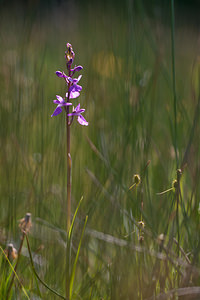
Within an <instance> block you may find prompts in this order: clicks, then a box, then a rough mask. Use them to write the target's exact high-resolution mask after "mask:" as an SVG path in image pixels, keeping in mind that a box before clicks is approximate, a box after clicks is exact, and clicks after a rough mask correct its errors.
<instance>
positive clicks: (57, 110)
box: [51, 95, 72, 117]
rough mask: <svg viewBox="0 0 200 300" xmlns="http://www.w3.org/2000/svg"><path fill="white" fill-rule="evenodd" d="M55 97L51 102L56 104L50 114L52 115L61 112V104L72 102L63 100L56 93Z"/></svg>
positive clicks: (67, 104)
mask: <svg viewBox="0 0 200 300" xmlns="http://www.w3.org/2000/svg"><path fill="white" fill-rule="evenodd" d="M56 98H57V100H53V102H54V103H55V104H58V105H57V107H56V109H55V110H54V112H53V114H52V115H51V116H52V117H53V116H57V115H59V114H60V113H61V112H62V106H69V105H72V103H70V102H65V100H64V99H63V98H62V97H61V96H59V95H56Z"/></svg>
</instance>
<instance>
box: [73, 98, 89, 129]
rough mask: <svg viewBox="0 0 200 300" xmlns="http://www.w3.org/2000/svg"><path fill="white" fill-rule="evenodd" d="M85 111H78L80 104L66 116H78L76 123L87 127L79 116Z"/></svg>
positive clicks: (85, 122)
mask: <svg viewBox="0 0 200 300" xmlns="http://www.w3.org/2000/svg"><path fill="white" fill-rule="evenodd" d="M84 111H85V109H84V108H82V109H80V103H79V104H78V105H77V107H76V108H75V109H73V111H72V113H69V114H68V116H69V117H70V116H78V118H77V121H78V123H79V124H81V125H85V126H88V124H89V123H88V122H87V121H86V119H85V118H84V117H83V116H82V115H81V114H82V113H83V112H84Z"/></svg>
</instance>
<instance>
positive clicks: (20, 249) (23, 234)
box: [6, 232, 25, 300]
mask: <svg viewBox="0 0 200 300" xmlns="http://www.w3.org/2000/svg"><path fill="white" fill-rule="evenodd" d="M24 237H25V233H24V232H23V233H22V237H21V243H20V246H19V250H18V257H17V262H16V265H15V268H14V271H13V275H12V278H11V282H10V285H9V287H8V291H7V295H6V299H7V300H8V299H9V296H10V292H11V289H12V286H13V283H14V279H15V275H16V272H17V267H18V264H19V259H20V256H21V251H22V246H23V243H24Z"/></svg>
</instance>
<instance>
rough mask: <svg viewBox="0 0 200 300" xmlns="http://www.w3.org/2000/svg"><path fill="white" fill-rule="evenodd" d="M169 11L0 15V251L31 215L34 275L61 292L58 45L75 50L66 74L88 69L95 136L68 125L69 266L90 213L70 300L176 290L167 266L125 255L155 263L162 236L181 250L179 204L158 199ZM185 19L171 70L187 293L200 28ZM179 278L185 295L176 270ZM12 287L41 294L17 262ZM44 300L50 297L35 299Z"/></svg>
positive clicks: (166, 115) (168, 109)
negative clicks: (72, 222) (76, 215)
mask: <svg viewBox="0 0 200 300" xmlns="http://www.w3.org/2000/svg"><path fill="white" fill-rule="evenodd" d="M168 9H169V11H170V8H169V7H168ZM16 11H17V14H16ZM169 11H168V12H167V13H166V15H165V14H164V12H163V11H162V9H161V10H160V11H159V10H158V11H157V12H156V14H155V16H154V17H153V16H151V18H150V17H148V16H147V15H146V12H145V9H144V7H143V6H142V5H141V2H140V1H136V2H135V4H134V5H133V3H132V2H131V1H126V3H125V5H124V6H123V7H122V6H119V5H118V6H116V7H113V6H112V5H110V4H109V3H107V4H106V3H103V4H102V5H100V4H97V3H96V4H93V3H88V5H85V6H83V4H76V3H74V2H72V3H71V5H70V3H68V2H67V3H66V4H65V3H64V2H60V5H58V4H57V5H48V6H44V7H42V8H40V9H38V7H37V5H36V4H33V3H32V4H31V2H29V6H27V7H25V6H20V5H19V6H18V7H16V6H13V7H12V8H11V7H6V5H5V6H2V10H1V12H0V15H1V18H0V28H1V29H0V41H1V43H0V63H1V68H0V79H1V80H0V88H1V93H0V107H1V110H0V120H1V126H0V145H1V147H0V158H1V169H0V186H1V188H0V205H1V206H0V207H1V210H0V232H2V233H0V239H1V244H2V245H4V247H5V245H6V243H7V242H10V241H12V242H13V244H15V245H16V246H17V245H19V241H20V240H19V230H18V222H17V220H19V219H20V218H22V217H23V216H24V215H25V213H26V212H27V211H29V212H31V213H32V215H33V220H34V226H33V229H32V233H31V244H32V248H33V251H36V249H37V248H38V247H39V246H41V245H42V246H44V249H43V250H42V252H41V253H40V254H41V256H42V258H43V260H44V264H41V265H37V268H38V270H37V271H38V272H39V273H40V275H41V276H42V278H43V280H45V281H46V282H48V284H49V285H51V286H52V287H53V288H54V289H57V290H58V291H59V292H62V293H64V280H63V278H64V268H63V264H64V261H65V249H64V247H63V241H65V236H64V233H63V231H62V230H65V223H66V220H65V218H66V132H65V126H64V124H65V121H64V118H65V117H64V114H63V115H60V116H59V117H57V118H53V119H52V118H51V117H50V116H51V114H52V112H53V110H54V108H55V106H54V104H53V102H52V100H53V99H55V95H56V94H59V95H61V96H62V95H64V93H65V92H66V90H65V85H64V83H63V82H62V80H60V79H59V78H57V77H56V75H55V71H56V70H64V69H65V61H64V51H65V43H66V42H70V43H72V45H73V48H74V50H75V53H76V58H75V63H76V64H77V65H78V64H81V65H83V67H84V69H83V72H82V74H83V77H82V79H81V84H82V86H83V91H82V93H81V96H80V102H81V105H82V106H83V107H85V108H86V112H85V118H86V119H87V120H88V121H89V124H90V125H89V126H88V128H82V127H80V126H79V125H78V124H77V123H74V124H73V126H72V149H71V155H72V168H73V170H72V176H73V177H72V178H73V179H72V198H73V203H72V211H73V212H74V211H75V208H76V205H77V203H78V202H79V200H80V198H81V196H82V195H83V197H84V200H83V204H82V207H81V208H80V211H81V216H80V219H79V223H78V224H76V234H75V236H74V240H73V250H74V253H73V255H74V257H75V254H76V251H77V247H78V242H79V238H80V232H81V228H82V227H83V223H84V221H83V220H84V217H85V215H88V224H87V228H88V231H87V234H86V235H85V237H84V240H83V245H82V248H81V251H80V259H79V267H78V270H77V274H76V280H75V294H74V299H100V298H103V299H136V298H137V297H138V298H139V299H145V297H150V296H152V295H153V294H154V292H155V291H156V293H159V292H162V291H167V290H170V289H172V288H175V287H176V286H177V281H176V280H177V268H176V265H175V266H174V264H170V262H169V261H167V262H166V261H162V260H161V261H159V260H158V259H156V258H155V257H153V256H151V255H149V254H148V253H146V252H144V253H143V252H142V253H138V252H137V251H134V250H133V249H131V248H129V243H134V245H138V246H142V247H144V249H148V250H149V251H151V250H152V251H153V250H154V251H157V252H159V251H163V249H162V248H160V247H159V245H158V244H157V243H156V239H157V237H158V236H159V235H160V234H161V233H164V234H165V235H166V236H167V237H166V242H165V243H166V247H167V249H168V251H172V250H173V251H175V249H176V246H175V244H174V243H173V237H176V232H177V228H176V224H175V195H174V194H173V192H169V193H167V194H165V195H163V196H158V195H156V193H157V192H161V191H163V190H166V189H168V188H170V187H171V184H172V181H173V179H175V177H176V160H175V152H174V149H173V132H174V129H173V118H174V115H173V114H174V112H173V109H174V108H173V87H172V74H171V39H170V26H169V24H170V19H169V18H170V16H169V15H168V14H169ZM163 15H165V18H162V17H163ZM180 20H181V18H180V19H179V15H178V22H177V23H176V27H175V41H176V52H175V65H176V83H177V86H176V91H177V149H178V155H179V161H180V162H182V161H183V158H184V154H185V151H186V149H187V146H188V143H189V140H190V137H191V143H190V147H188V152H187V153H188V155H187V156H185V157H186V159H185V161H184V164H185V163H187V166H186V167H185V169H184V173H183V176H182V178H181V194H182V198H183V201H182V202H181V203H180V210H179V211H180V243H181V246H182V247H183V249H184V250H185V252H186V253H189V258H190V259H191V264H192V265H194V266H195V268H196V269H195V272H194V273H193V270H192V271H191V276H190V278H189V279H187V280H188V281H187V284H188V285H194V286H195V285H198V284H199V269H198V268H199V247H200V244H199V180H198V176H199V142H198V137H199V123H198V121H199V120H198V112H199V105H198V102H199V41H198V31H197V29H196V28H195V27H193V26H192V24H188V23H187V22H185V23H184V22H183V21H180ZM75 101H76V100H75ZM195 113H196V119H195V121H194V118H195ZM148 160H150V161H151V162H150V164H149V165H148V167H147V168H145V166H146V164H147V162H148ZM179 167H183V166H181V164H180V165H179ZM135 173H138V174H140V176H141V178H142V182H141V184H140V185H139V186H138V188H137V192H136V189H133V190H131V191H128V188H129V187H130V186H131V185H132V183H133V182H132V178H133V174H135ZM142 201H143V203H144V210H143V211H142V212H141V210H140V207H141V202H142ZM184 209H185V210H184ZM141 214H142V215H143V216H142V218H143V220H144V223H145V232H144V233H142V235H143V236H144V241H143V243H142V245H141V244H140V242H139V241H138V234H141V231H140V229H139V228H138V225H137V222H138V221H140V220H141ZM91 230H92V231H91ZM93 230H96V231H99V232H102V233H105V234H110V235H112V236H114V237H115V238H119V239H121V240H125V241H126V242H127V243H128V244H127V246H123V247H122V246H121V247H120V246H119V245H118V246H117V245H116V244H115V243H114V242H113V241H112V242H110V243H109V242H106V241H105V239H106V237H105V236H103V235H102V236H101V238H100V237H99V235H98V233H96V231H93ZM42 248H43V247H42ZM145 251H146V250H145ZM182 258H183V260H184V257H182ZM27 265H28V266H29V268H27V269H25V266H27ZM187 267H188V266H187ZM180 269H181V271H182V273H183V274H182V275H181V276H182V277H181V278H182V280H181V283H182V284H183V286H184V284H186V283H184V279H185V277H184V276H186V273H187V272H186V268H185V265H184V264H183V263H182V264H181V267H180ZM161 270H162V272H161ZM18 275H19V276H21V277H22V278H23V285H24V286H25V287H28V288H29V289H30V293H31V292H32V293H33V294H34V293H36V294H37V289H36V287H35V285H34V283H33V282H32V281H31V272H30V264H29V262H28V260H27V257H26V256H24V257H23V261H22V266H21V269H20V268H19V274H18ZM185 280H186V279H185ZM41 292H42V294H43V295H44V299H48V297H49V294H48V293H47V291H45V289H43V287H41ZM45 293H47V294H45ZM21 297H22V295H21ZM45 297H46V298H45ZM51 299H53V296H51Z"/></svg>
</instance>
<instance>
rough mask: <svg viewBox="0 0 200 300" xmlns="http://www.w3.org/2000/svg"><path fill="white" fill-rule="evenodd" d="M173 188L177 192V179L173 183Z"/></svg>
mask: <svg viewBox="0 0 200 300" xmlns="http://www.w3.org/2000/svg"><path fill="white" fill-rule="evenodd" d="M172 188H173V189H175V190H176V189H177V188H178V181H177V180H176V179H174V180H173V181H172Z"/></svg>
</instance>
